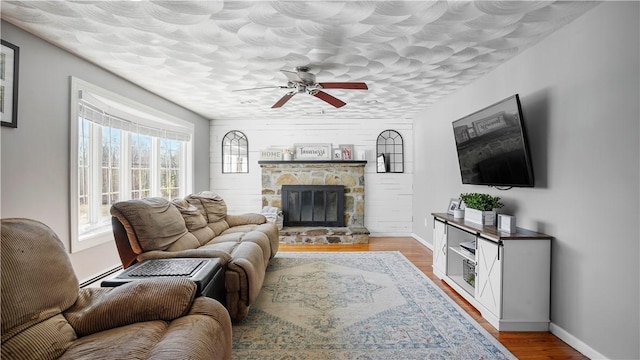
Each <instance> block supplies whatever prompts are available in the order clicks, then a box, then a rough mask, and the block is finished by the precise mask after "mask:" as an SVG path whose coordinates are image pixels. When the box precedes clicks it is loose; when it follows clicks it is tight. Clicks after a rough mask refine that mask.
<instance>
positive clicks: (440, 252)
mask: <svg viewBox="0 0 640 360" xmlns="http://www.w3.org/2000/svg"><path fill="white" fill-rule="evenodd" d="M446 269H447V226H446V224H445V223H444V222H442V221H439V220H437V219H434V220H433V272H434V273H436V275H437V276H438V277H442V276H444V275H445V273H446Z"/></svg>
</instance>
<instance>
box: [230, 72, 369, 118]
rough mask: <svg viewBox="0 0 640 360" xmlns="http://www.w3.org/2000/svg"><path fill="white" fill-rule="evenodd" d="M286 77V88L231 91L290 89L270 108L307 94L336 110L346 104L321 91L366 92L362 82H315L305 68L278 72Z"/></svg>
mask: <svg viewBox="0 0 640 360" xmlns="http://www.w3.org/2000/svg"><path fill="white" fill-rule="evenodd" d="M280 71H282V73H283V74H284V75H285V76H286V77H287V79H288V82H287V85H286V86H267V87H258V88H251V89H240V90H233V91H246V90H258V89H273V88H276V89H291V91H289V92H288V93H286V94H285V95H284V96H283V97H281V98H280V100H278V101H277V102H276V103H275V104H273V106H272V107H271V108H279V107H282V106H283V105H284V104H286V103H287V101H289V99H291V98H292V97H293V96H294V95H295V94H299V93H304V92H306V93H309V95H312V96H315V97H317V98H318V99H320V100H323V101H326V102H327V103H329V104H331V105H333V106H334V107H336V108H340V107H343V106H345V105H346V104H347V103H345V102H344V101H342V100H340V99H338V98H336V97H335V96H332V95H329V94H327V93H326V92H324V91H322V90H323V89H347V90H367V89H369V88H368V87H367V84H365V83H363V82H321V83H318V82H316V75H315V74H312V73H310V72H309V68H308V67H307V66H298V67H296V71H289V70H280Z"/></svg>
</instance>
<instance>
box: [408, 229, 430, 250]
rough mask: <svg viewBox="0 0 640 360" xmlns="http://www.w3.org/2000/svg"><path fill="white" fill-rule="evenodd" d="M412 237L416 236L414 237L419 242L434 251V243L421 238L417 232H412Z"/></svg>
mask: <svg viewBox="0 0 640 360" xmlns="http://www.w3.org/2000/svg"><path fill="white" fill-rule="evenodd" d="M411 237H412V238H414V239H416V241H418V242H419V243H421V244H422V245H424V246H426V247H427V249H429V250H431V251H433V245H432V244H430V243H429V242H428V241H427V240H425V239H423V238H421V237H420V236H418V235H417V234H415V233H411Z"/></svg>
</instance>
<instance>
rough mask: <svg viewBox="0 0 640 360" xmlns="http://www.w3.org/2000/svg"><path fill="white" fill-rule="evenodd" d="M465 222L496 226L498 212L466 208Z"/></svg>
mask: <svg viewBox="0 0 640 360" xmlns="http://www.w3.org/2000/svg"><path fill="white" fill-rule="evenodd" d="M464 220H465V221H469V222H472V223H476V224H479V225H495V224H496V212H495V210H491V211H481V210H476V209H470V208H465V209H464Z"/></svg>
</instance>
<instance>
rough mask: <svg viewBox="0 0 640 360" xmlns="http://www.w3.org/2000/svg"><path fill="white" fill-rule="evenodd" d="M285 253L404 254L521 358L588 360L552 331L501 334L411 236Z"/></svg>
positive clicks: (283, 247) (283, 246)
mask: <svg viewBox="0 0 640 360" xmlns="http://www.w3.org/2000/svg"><path fill="white" fill-rule="evenodd" d="M279 251H282V252H286V251H290V252H330V251H400V252H401V253H402V254H403V255H404V256H405V257H407V259H409V261H411V262H412V263H413V264H414V265H415V266H416V267H417V268H418V269H420V270H421V271H422V272H423V273H425V274H426V275H427V277H429V278H430V279H431V280H433V282H435V283H436V285H437V286H438V287H440V288H441V289H442V290H444V292H445V293H446V294H447V295H448V296H449V297H450V298H452V299H453V300H454V301H455V302H456V303H457V304H458V305H460V307H462V309H464V310H465V311H466V312H467V313H468V314H469V315H471V317H472V318H473V319H475V320H476V321H477V322H478V323H479V324H480V325H481V326H482V327H483V328H485V329H486V330H487V331H488V332H489V333H490V334H491V335H493V336H494V337H495V338H496V339H498V341H500V342H501V343H502V344H503V345H504V346H505V347H506V348H507V349H509V351H511V353H513V355H515V356H516V357H517V358H518V359H570V360H572V359H588V358H587V357H585V356H584V355H582V354H581V353H580V352H578V351H576V350H575V349H574V348H572V347H571V346H569V345H567V344H566V343H565V342H563V341H562V340H560V339H559V338H557V337H556V336H555V335H553V334H551V333H550V332H499V331H497V330H496V329H495V328H493V327H492V326H491V325H489V323H487V322H486V321H485V320H484V319H483V318H482V317H481V316H480V313H479V312H478V311H477V310H476V309H475V308H474V307H473V306H471V305H470V304H469V303H468V302H467V301H466V300H464V299H463V298H462V297H461V296H460V295H458V293H456V292H455V291H454V290H453V289H452V288H451V287H449V286H448V285H447V284H446V283H444V282H443V281H441V280H439V279H438V278H437V277H435V275H433V271H432V269H431V265H432V253H431V250H429V249H428V248H427V247H425V246H424V245H422V244H420V243H419V242H418V241H416V240H415V239H413V238H410V237H371V238H370V239H369V244H359V245H335V244H329V245H310V244H309V245H307V244H304V245H290V244H280V250H279Z"/></svg>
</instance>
